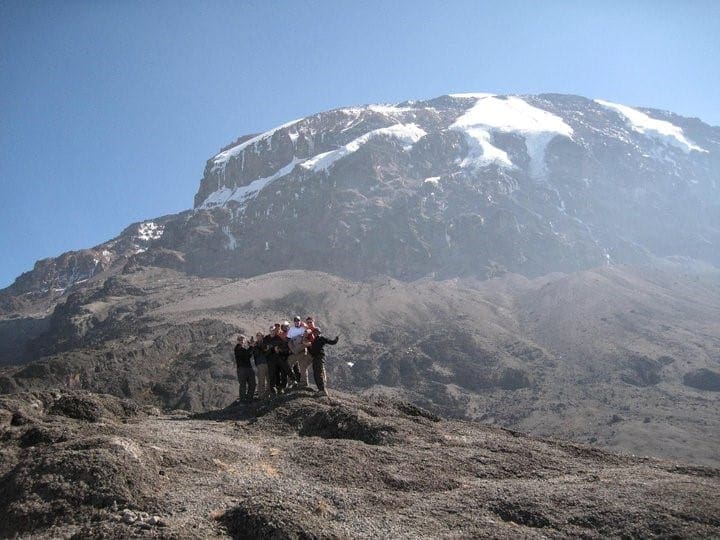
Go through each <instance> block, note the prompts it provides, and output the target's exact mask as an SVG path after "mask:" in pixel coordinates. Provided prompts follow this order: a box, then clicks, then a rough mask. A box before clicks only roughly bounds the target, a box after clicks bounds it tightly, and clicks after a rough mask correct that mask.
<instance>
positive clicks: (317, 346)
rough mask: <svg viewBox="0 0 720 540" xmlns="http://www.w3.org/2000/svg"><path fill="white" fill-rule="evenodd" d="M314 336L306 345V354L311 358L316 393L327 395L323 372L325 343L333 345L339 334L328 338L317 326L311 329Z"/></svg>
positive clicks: (325, 376) (325, 379)
mask: <svg viewBox="0 0 720 540" xmlns="http://www.w3.org/2000/svg"><path fill="white" fill-rule="evenodd" d="M313 334H315V337H314V339H313V342H312V343H311V344H310V346H309V347H308V354H309V355H310V357H311V358H312V368H313V377H314V379H315V385H316V386H317V389H318V394H319V395H321V396H327V395H328V393H327V389H326V388H325V383H326V382H327V374H326V373H325V350H324V347H325V345H335V344H336V343H337V342H338V340H339V339H340V336H335V339H328V338H326V337H325V336H323V335H322V332H320V329H319V328H316V329H315V330H313Z"/></svg>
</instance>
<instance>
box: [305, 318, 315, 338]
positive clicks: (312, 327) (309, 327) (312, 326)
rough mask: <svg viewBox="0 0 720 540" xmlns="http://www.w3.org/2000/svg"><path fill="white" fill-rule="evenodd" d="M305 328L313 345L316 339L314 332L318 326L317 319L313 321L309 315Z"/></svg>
mask: <svg viewBox="0 0 720 540" xmlns="http://www.w3.org/2000/svg"><path fill="white" fill-rule="evenodd" d="M305 328H307V338H308V340H309V341H310V343H312V342H313V340H314V339H315V333H314V330H315V329H316V328H317V326H315V319H313V318H312V317H310V316H309V315H308V316H307V317H305Z"/></svg>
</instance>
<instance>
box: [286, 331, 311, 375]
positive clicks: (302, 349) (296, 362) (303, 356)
mask: <svg viewBox="0 0 720 540" xmlns="http://www.w3.org/2000/svg"><path fill="white" fill-rule="evenodd" d="M301 339H302V341H300V344H299V352H297V353H296V354H293V355H290V361H291V362H293V364H292V367H293V371H294V372H295V373H296V377H297V379H298V386H299V387H300V388H307V387H308V386H309V385H308V368H309V367H310V366H311V365H312V363H313V361H312V356H310V353H309V352H308V348H309V347H310V346H311V345H312V341H311V340H310V335H309V334H308V335H305V336H303V337H302V338H301Z"/></svg>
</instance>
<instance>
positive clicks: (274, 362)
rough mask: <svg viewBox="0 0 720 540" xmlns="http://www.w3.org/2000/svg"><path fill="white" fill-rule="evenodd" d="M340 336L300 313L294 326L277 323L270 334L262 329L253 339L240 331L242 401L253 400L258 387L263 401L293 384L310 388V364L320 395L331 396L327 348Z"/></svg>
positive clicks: (237, 357) (237, 358) (237, 353)
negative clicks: (328, 333)
mask: <svg viewBox="0 0 720 540" xmlns="http://www.w3.org/2000/svg"><path fill="white" fill-rule="evenodd" d="M338 339H340V338H339V336H335V339H328V338H326V337H325V336H323V335H322V332H321V331H320V329H319V328H318V327H317V326H316V325H315V321H314V319H313V318H312V317H306V318H305V321H303V320H302V319H301V318H300V317H298V316H295V317H293V323H292V325H291V324H290V323H289V322H288V321H284V322H282V323H275V324H273V326H271V327H270V332H269V333H268V334H264V333H263V332H258V333H257V334H255V335H254V336H251V337H250V339H248V338H247V336H245V335H242V334H240V335H239V336H238V337H237V345H235V363H236V364H237V377H238V382H239V383H240V393H239V394H240V395H239V398H238V400H239V401H244V402H250V401H252V400H253V398H254V397H255V390H256V389H257V399H261V400H262V399H266V398H267V397H269V396H271V395H275V394H280V393H284V392H286V391H287V390H289V389H290V388H293V387H297V388H308V387H309V386H308V368H310V366H312V369H313V377H314V379H315V385H316V386H317V390H318V395H321V396H327V395H328V394H327V389H326V388H325V384H326V382H327V375H326V373H325V351H324V347H325V345H335V344H336V343H337V342H338ZM253 361H254V364H255V368H254V369H253Z"/></svg>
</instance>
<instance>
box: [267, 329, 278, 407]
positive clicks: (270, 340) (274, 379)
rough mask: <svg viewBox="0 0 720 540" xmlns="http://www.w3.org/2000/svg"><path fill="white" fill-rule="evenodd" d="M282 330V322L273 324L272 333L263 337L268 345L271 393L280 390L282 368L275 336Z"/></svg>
mask: <svg viewBox="0 0 720 540" xmlns="http://www.w3.org/2000/svg"><path fill="white" fill-rule="evenodd" d="M279 331H280V323H277V326H275V325H273V326H271V327H270V333H269V334H268V335H267V336H265V337H264V338H263V342H264V344H265V347H266V351H267V352H266V354H265V358H266V359H267V366H268V386H269V389H270V393H272V394H276V393H278V392H279V391H280V382H279V375H278V371H279V369H280V367H279V365H278V354H277V353H276V352H275V341H274V338H275V337H276V336H277V333H278V332H279Z"/></svg>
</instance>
